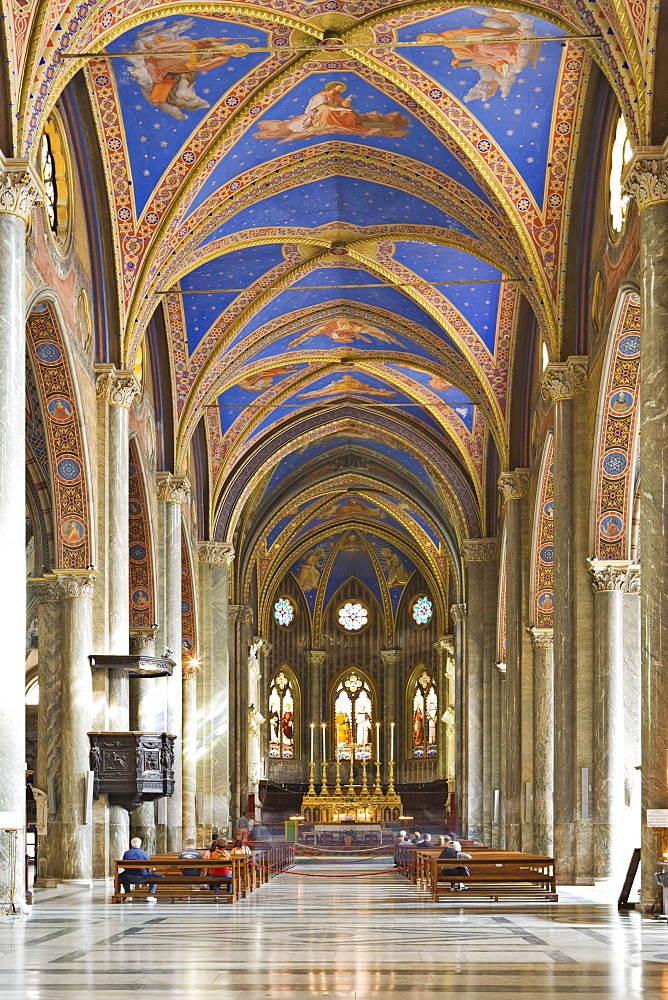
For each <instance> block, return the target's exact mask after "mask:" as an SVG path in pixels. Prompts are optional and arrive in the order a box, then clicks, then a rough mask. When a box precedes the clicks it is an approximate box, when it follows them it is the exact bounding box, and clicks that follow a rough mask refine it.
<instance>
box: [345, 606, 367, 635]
mask: <svg viewBox="0 0 668 1000" xmlns="http://www.w3.org/2000/svg"><path fill="white" fill-rule="evenodd" d="M368 621H369V612H368V611H367V609H366V608H365V607H364V605H363V604H357V603H353V602H352V601H348V603H347V604H344V605H343V607H342V608H339V625H341V627H342V628H344V629H345V630H346V631H347V632H359V630H360V629H361V628H364V626H365V625H366V624H367V622H368Z"/></svg>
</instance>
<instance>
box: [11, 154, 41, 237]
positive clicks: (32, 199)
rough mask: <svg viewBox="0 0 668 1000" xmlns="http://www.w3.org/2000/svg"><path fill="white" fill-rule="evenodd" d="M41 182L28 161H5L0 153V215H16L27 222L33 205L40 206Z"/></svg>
mask: <svg viewBox="0 0 668 1000" xmlns="http://www.w3.org/2000/svg"><path fill="white" fill-rule="evenodd" d="M43 200H44V198H43V196H42V182H41V179H40V178H39V176H38V174H37V171H36V170H35V168H34V167H33V165H32V164H31V163H30V162H29V161H28V160H18V159H17V160H12V159H5V157H4V156H3V155H2V153H0V213H4V214H6V215H18V217H19V218H20V219H23V221H24V222H26V223H27V222H28V220H29V219H30V216H31V214H32V210H33V208H34V207H35V205H41V204H42V202H43Z"/></svg>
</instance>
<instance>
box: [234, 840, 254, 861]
mask: <svg viewBox="0 0 668 1000" xmlns="http://www.w3.org/2000/svg"><path fill="white" fill-rule="evenodd" d="M252 853H253V852H252V851H251V849H250V847H249V846H248V844H246V843H244V841H243V840H242V838H241V837H237V839H236V840H235V841H234V846H233V847H232V848H231V850H230V857H232V858H246V857H249V856H250V855H252Z"/></svg>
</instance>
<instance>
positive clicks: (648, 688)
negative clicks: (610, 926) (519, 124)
mask: <svg viewBox="0 0 668 1000" xmlns="http://www.w3.org/2000/svg"><path fill="white" fill-rule="evenodd" d="M625 187H626V191H627V193H628V194H629V195H630V196H631V197H632V198H633V199H635V202H636V206H637V209H638V214H639V223H638V231H639V242H640V273H641V286H640V326H641V337H640V366H641V370H642V378H641V380H640V468H641V470H642V516H641V519H640V551H641V553H642V583H641V590H640V615H641V628H642V643H641V646H642V660H641V665H642V792H641V798H642V824H643V825H642V845H641V849H642V857H641V868H642V888H641V904H640V905H641V908H642V909H644V910H646V911H650V910H652V909H653V908H654V907H656V906H657V905H658V903H659V900H660V890H659V888H658V887H657V885H656V883H655V880H654V872H655V871H656V863H657V861H658V860H659V859H660V858H661V857H662V855H663V853H664V852H665V851H668V829H667V828H663V827H649V826H648V825H647V810H648V809H666V808H668V740H666V719H667V718H668V504H666V483H667V482H668V269H667V268H666V254H667V252H668V141H666V142H664V144H663V146H661V147H652V148H641V149H638V150H636V152H635V154H634V156H633V159H632V160H631V162H630V164H629V166H628V168H627V173H626V177H625Z"/></svg>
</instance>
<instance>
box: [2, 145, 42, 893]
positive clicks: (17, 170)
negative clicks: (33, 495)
mask: <svg viewBox="0 0 668 1000" xmlns="http://www.w3.org/2000/svg"><path fill="white" fill-rule="evenodd" d="M40 190H41V184H40V181H39V179H38V178H37V176H36V175H35V173H34V172H33V168H32V167H31V166H30V165H29V163H28V161H27V160H5V158H4V157H3V156H2V155H1V154H0V269H1V273H2V280H1V281H0V358H1V359H2V360H1V361H0V552H2V578H1V580H0V591H1V599H2V621H3V643H2V645H3V664H4V666H3V683H2V699H0V773H1V774H2V780H1V781H0V829H2V828H5V829H7V830H16V832H15V833H2V832H0V908H2V909H10V910H11V909H13V910H14V911H20V910H24V909H25V895H24V875H23V844H24V831H25V619H26V592H25V586H24V585H23V584H22V583H21V581H23V580H25V574H26V556H25V546H24V539H25V497H24V489H23V486H21V487H20V488H19V484H22V483H23V482H24V480H25V426H24V423H25V421H24V418H23V412H24V409H25V363H26V356H25V351H26V337H25V321H26V317H25V289H26V273H25V259H26V258H25V246H26V225H27V222H28V219H29V218H30V214H31V212H32V207H33V205H34V203H35V202H36V201H37V200H38V192H39V191H40Z"/></svg>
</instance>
